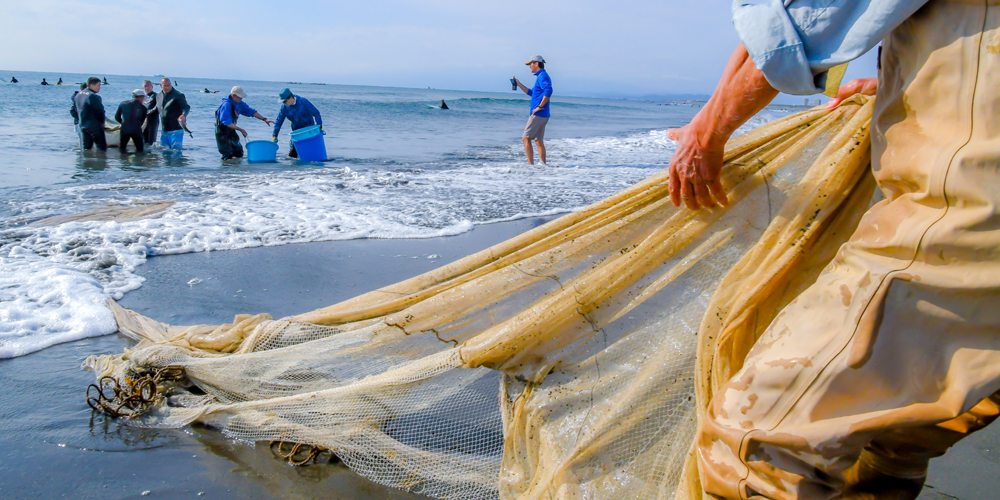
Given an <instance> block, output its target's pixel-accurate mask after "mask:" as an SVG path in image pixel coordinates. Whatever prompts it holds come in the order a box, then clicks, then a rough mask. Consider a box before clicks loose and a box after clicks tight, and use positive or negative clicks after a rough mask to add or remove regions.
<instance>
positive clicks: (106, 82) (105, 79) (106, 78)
mask: <svg viewBox="0 0 1000 500" xmlns="http://www.w3.org/2000/svg"><path fill="white" fill-rule="evenodd" d="M104 84H105V85H107V84H108V77H104Z"/></svg>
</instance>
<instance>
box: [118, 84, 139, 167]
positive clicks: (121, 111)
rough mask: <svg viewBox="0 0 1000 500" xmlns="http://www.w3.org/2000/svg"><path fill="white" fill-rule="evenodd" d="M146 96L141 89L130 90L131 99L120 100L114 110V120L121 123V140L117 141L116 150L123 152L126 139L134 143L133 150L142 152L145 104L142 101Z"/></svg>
mask: <svg viewBox="0 0 1000 500" xmlns="http://www.w3.org/2000/svg"><path fill="white" fill-rule="evenodd" d="M145 98H146V92H144V91H143V90H142V89H135V90H134V91H132V99H130V100H128V101H122V103H121V104H119V105H118V111H116V112H115V120H116V121H117V122H118V123H121V124H122V128H121V141H120V142H119V143H118V151H121V152H122V153H125V147H126V146H127V145H128V141H130V140H131V141H132V144H135V152H136V153H141V152H142V143H143V142H145V140H144V139H143V137H142V124H143V123H144V122H145V121H146V106H143V104H142V101H143V99H145Z"/></svg>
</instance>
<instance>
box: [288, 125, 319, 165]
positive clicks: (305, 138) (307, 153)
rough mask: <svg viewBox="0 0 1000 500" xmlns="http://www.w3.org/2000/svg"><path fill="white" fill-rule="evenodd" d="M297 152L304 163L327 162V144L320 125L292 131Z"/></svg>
mask: <svg viewBox="0 0 1000 500" xmlns="http://www.w3.org/2000/svg"><path fill="white" fill-rule="evenodd" d="M292 142H293V143H295V151H296V152H298V153H299V159H300V160H302V161H326V142H325V141H324V140H323V133H322V131H320V129H319V125H312V126H309V127H303V128H300V129H298V130H293V131H292Z"/></svg>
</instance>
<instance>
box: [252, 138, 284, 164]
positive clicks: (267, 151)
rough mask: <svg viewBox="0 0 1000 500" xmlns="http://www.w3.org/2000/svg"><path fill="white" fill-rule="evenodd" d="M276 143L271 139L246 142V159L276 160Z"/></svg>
mask: <svg viewBox="0 0 1000 500" xmlns="http://www.w3.org/2000/svg"><path fill="white" fill-rule="evenodd" d="M277 157H278V145H277V144H275V143H273V142H271V141H250V142H248V143H247V159H248V160H250V161H252V162H255V163H256V162H267V161H276V158H277Z"/></svg>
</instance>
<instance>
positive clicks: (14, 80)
mask: <svg viewBox="0 0 1000 500" xmlns="http://www.w3.org/2000/svg"><path fill="white" fill-rule="evenodd" d="M10 83H20V82H18V81H17V77H15V76H12V77H10Z"/></svg>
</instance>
